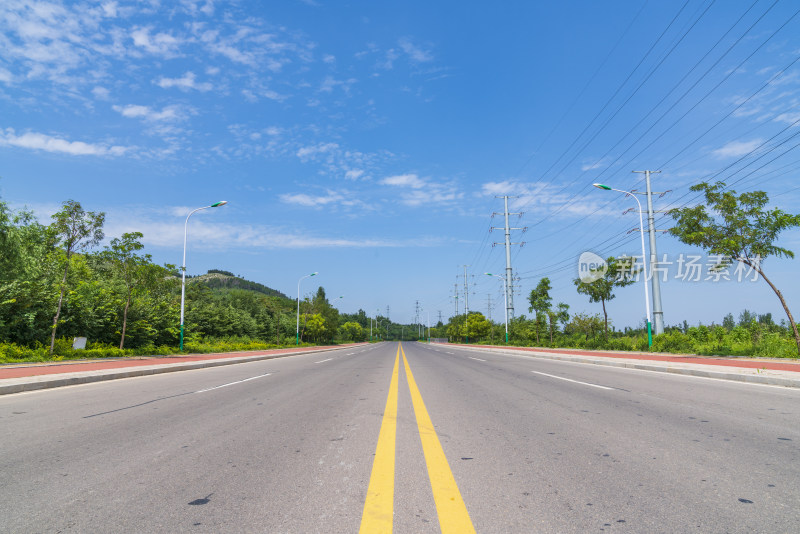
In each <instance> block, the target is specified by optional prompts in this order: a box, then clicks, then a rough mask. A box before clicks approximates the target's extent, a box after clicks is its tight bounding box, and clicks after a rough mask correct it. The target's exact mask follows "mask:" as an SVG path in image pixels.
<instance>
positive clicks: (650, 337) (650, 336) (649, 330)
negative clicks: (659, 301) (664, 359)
mask: <svg viewBox="0 0 800 534" xmlns="http://www.w3.org/2000/svg"><path fill="white" fill-rule="evenodd" d="M647 347H648V348H653V330H652V328H651V326H650V321H647Z"/></svg>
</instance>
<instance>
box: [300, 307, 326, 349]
mask: <svg viewBox="0 0 800 534" xmlns="http://www.w3.org/2000/svg"><path fill="white" fill-rule="evenodd" d="M303 320H304V322H305V325H306V331H307V332H308V337H310V338H311V339H312V340H314V341H315V342H317V343H319V341H320V340H322V339H323V338H325V337H326V334H327V333H328V327H327V325H326V324H325V318H323V317H322V315H321V314H319V313H314V314H311V315H309V314H306V316H305V317H303Z"/></svg>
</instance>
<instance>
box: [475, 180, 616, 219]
mask: <svg viewBox="0 0 800 534" xmlns="http://www.w3.org/2000/svg"><path fill="white" fill-rule="evenodd" d="M481 194H482V195H483V196H492V197H495V196H506V195H509V196H513V197H516V198H514V199H512V200H511V201H510V202H509V208H510V209H512V210H515V211H531V212H534V213H536V214H539V215H549V216H556V217H562V218H566V217H570V216H574V217H577V216H588V215H595V216H612V215H614V216H616V215H619V212H618V211H617V210H615V209H611V208H606V207H603V205H604V204H603V203H601V199H596V196H595V197H587V198H582V199H579V200H575V199H573V198H571V197H572V195H571V193H569V192H567V191H564V190H562V188H561V187H559V186H558V185H554V184H551V183H549V182H517V181H513V180H504V181H502V182H486V183H484V184H483V185H482V186H481ZM606 200H607V199H606Z"/></svg>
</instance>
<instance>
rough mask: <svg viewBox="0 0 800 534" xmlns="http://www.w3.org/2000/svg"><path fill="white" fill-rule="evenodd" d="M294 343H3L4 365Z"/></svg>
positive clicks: (0, 359) (232, 340)
mask: <svg viewBox="0 0 800 534" xmlns="http://www.w3.org/2000/svg"><path fill="white" fill-rule="evenodd" d="M295 346H296V345H295V344H294V343H286V344H281V345H276V344H275V343H266V342H264V341H261V340H258V339H252V338H246V337H226V338H208V339H199V338H193V339H191V340H189V341H187V342H186V343H184V346H183V348H184V350H183V352H181V351H180V350H179V348H178V347H173V346H166V345H163V346H158V347H155V346H149V347H138V348H133V349H123V350H120V349H119V347H115V346H113V345H109V344H104V343H92V342H88V343H87V344H86V348H85V349H81V350H75V349H73V348H72V340H71V339H68V338H61V339H57V340H56V344H55V348H54V350H53V355H52V356H51V355H50V354H49V353H48V347H45V346H44V345H42V344H41V343H39V344H37V345H36V346H34V347H23V346H21V345H17V344H14V343H0V363H32V362H50V361H63V360H87V359H98V358H132V357H137V356H170V355H177V354H211V353H217V352H239V351H253V350H269V349H277V348H286V347H295ZM300 346H306V347H308V346H312V344H310V343H301V344H300Z"/></svg>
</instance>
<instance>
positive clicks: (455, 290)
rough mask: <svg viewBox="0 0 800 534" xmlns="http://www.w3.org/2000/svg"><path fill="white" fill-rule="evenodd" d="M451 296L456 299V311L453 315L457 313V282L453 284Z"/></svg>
mask: <svg viewBox="0 0 800 534" xmlns="http://www.w3.org/2000/svg"><path fill="white" fill-rule="evenodd" d="M453 298H454V299H455V301H456V313H455V315H458V282H456V283H455V284H453Z"/></svg>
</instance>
